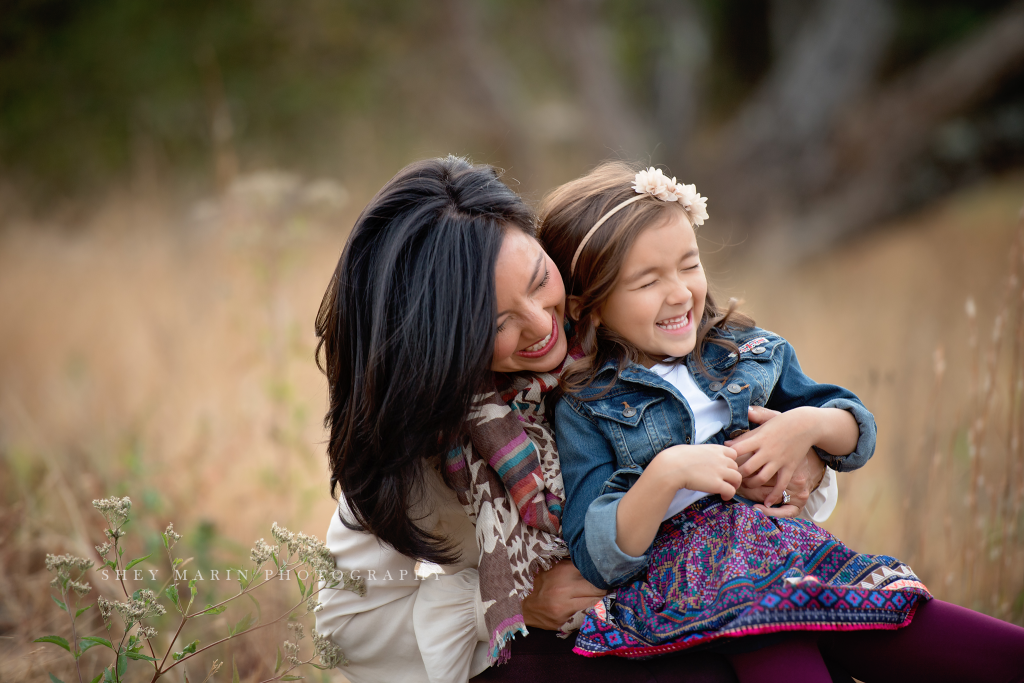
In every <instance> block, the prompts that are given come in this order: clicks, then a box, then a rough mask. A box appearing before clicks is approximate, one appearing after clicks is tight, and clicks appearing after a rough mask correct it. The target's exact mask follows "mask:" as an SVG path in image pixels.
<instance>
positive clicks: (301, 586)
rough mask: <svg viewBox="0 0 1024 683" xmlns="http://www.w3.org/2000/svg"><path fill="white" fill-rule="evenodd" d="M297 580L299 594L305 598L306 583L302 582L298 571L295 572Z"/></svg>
mask: <svg viewBox="0 0 1024 683" xmlns="http://www.w3.org/2000/svg"><path fill="white" fill-rule="evenodd" d="M295 580H296V581H298V582H299V595H300V596H302V597H303V598H304V597H306V584H304V583H302V579H300V578H299V574H298V572H296V574H295ZM310 585H312V584H310Z"/></svg>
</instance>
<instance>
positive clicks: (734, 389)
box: [726, 383, 743, 394]
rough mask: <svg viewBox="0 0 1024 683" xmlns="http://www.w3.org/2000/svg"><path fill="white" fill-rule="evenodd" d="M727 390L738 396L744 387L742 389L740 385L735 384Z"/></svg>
mask: <svg viewBox="0 0 1024 683" xmlns="http://www.w3.org/2000/svg"><path fill="white" fill-rule="evenodd" d="M726 389H728V390H729V393H730V394H738V393H740V392H741V391H743V387H741V386H740V385H739V384H735V383H734V384H730V385H729V386H727V387H726Z"/></svg>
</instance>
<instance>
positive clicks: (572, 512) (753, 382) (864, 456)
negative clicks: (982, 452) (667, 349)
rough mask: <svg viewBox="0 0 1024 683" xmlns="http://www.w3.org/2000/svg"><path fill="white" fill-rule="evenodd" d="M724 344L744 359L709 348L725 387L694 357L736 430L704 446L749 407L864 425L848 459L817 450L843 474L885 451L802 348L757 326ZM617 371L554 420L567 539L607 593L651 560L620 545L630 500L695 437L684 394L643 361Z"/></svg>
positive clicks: (703, 385)
mask: <svg viewBox="0 0 1024 683" xmlns="http://www.w3.org/2000/svg"><path fill="white" fill-rule="evenodd" d="M720 336H721V337H725V338H728V339H731V340H732V341H733V342H735V343H736V345H737V347H739V351H740V353H739V358H738V362H737V357H736V354H735V353H730V352H729V351H728V349H726V348H724V347H722V346H719V345H717V344H711V343H708V344H705V346H704V354H703V360H704V363H705V366H706V367H707V368H708V370H709V371H710V372H711V374H712V375H714V377H715V378H722V379H715V378H709V377H707V376H706V375H704V374H703V373H701V372H700V371H699V370H698V369H697V367H696V363H695V361H694V358H693V355H694V354H692V353H691V354H690V356H688V357H687V359H686V365H687V368H688V369H689V371H690V374H691V375H692V376H693V380H694V382H696V384H697V386H698V387H700V389H701V390H702V391H703V392H704V393H705V394H706V395H707V396H708V397H709V398H711V399H718V398H723V399H725V401H726V403H728V405H729V412H730V415H731V420H730V422H729V424H728V425H727V426H726V427H725V428H724V429H722V430H721V431H719V432H718V433H717V434H715V435H713V436H712V437H710V438H709V439H707V440H706V441H705V442H704V443H716V444H721V443H722V442H724V441H725V440H726V439H729V438H735V437H737V436H739V435H740V434H741V433H743V432H744V431H746V430H747V429H748V428H749V424H748V422H747V408H748V407H749V406H765V407H767V408H771V409H773V410H778V411H780V412H785V411H787V410H790V409H792V408H796V407H799V406H815V407H818V408H840V409H843V410H848V411H850V413H851V414H852V415H853V417H854V418H855V419H856V420H857V424H858V426H859V427H860V436H859V438H858V440H857V447H856V449H855V450H854V451H853V452H852V453H850V454H849V455H841V456H837V455H831V454H829V453H826V452H825V451H822V450H821V449H816V450H817V451H818V455H819V456H820V457H821V458H822V460H823V461H824V462H825V463H826V464H827V465H828V466H829V467H831V468H832V469H834V470H835V471H837V472H844V471H849V470H853V469H857V468H859V467H862V466H863V465H864V464H865V463H866V462H867V461H868V459H869V458H870V457H871V455H872V454H873V453H874V450H875V419H874V417H872V415H871V413H870V412H868V410H867V408H865V407H864V404H863V403H861V402H860V400H859V399H858V398H857V397H856V396H855V395H854V394H853V393H852V392H850V391H848V390H847V389H844V388H843V387H839V386H835V385H833V384H819V383H817V382H815V381H813V380H812V379H811V378H809V377H808V376H807V375H805V374H804V373H803V371H802V370H801V369H800V364H799V363H798V362H797V359H796V354H795V352H794V351H793V347H792V346H791V345H790V344H789V342H787V341H786V340H785V339H783V338H782V337H780V336H778V335H776V334H773V333H771V332H768V331H766V330H762V329H760V328H756V327H755V328H752V329H747V330H732V331H723V332H722V333H721V334H720ZM616 367H617V364H616V362H615V361H609V362H608V363H606V364H605V365H604V366H603V367H602V368H601V369H600V370H599V371H598V376H597V379H596V380H595V381H594V383H593V385H592V386H591V387H590V388H588V389H586V390H585V391H583V392H582V393H580V394H575V395H573V394H566V395H563V396H562V397H561V398H560V400H559V401H558V405H557V406H556V408H555V420H554V426H555V436H556V439H557V441H558V453H559V461H560V462H561V467H562V478H563V480H564V482H565V494H566V506H565V510H564V512H563V514H562V532H563V535H564V537H565V540H566V541H567V542H568V544H569V549H570V551H571V552H572V559H573V562H574V563H575V564H576V566H577V567H578V568H579V570H580V572H581V573H582V574H583V576H584V577H586V579H587V580H588V581H590V582H591V583H593V584H594V585H596V586H599V587H601V588H611V587H614V586H618V585H622V584H623V583H625V582H626V581H627V580H628V579H630V578H632V577H634V576H635V575H636V574H638V573H639V572H640V571H642V570H643V569H644V568H645V567H646V564H647V554H646V553H645V554H644V555H642V556H640V557H632V556H630V555H626V554H625V553H623V552H622V551H621V550H620V549H619V547H618V545H617V543H616V541H615V533H616V532H615V529H616V524H615V519H616V512H617V510H618V505H619V501H620V500H621V499H622V496H623V495H624V494H625V493H626V491H628V490H629V489H630V487H631V486H632V485H633V484H634V483H635V482H636V480H637V479H638V478H639V477H640V474H641V473H642V472H643V469H644V468H645V467H646V466H647V465H648V464H649V463H650V462H651V460H652V459H653V458H654V456H656V455H657V454H658V453H660V452H661V451H663V450H664V449H666V448H668V447H669V446H674V445H681V444H689V443H691V442H692V441H693V437H694V425H693V415H692V413H691V412H690V407H689V406H688V405H687V403H686V401H685V400H684V399H683V396H682V394H680V393H679V391H678V390H677V389H676V388H675V387H673V386H672V385H671V384H669V383H668V382H667V381H665V380H664V379H662V378H661V377H660V376H658V375H657V374H656V373H654V372H652V371H651V370H648V369H647V368H645V367H643V366H642V365H638V364H635V363H634V364H632V365H630V366H629V367H627V368H626V369H625V370H624V371H623V372H622V373H621V374H620V375H619V377H618V379H615V370H616ZM730 370H731V374H729V372H730ZM726 375H728V377H727V378H726ZM610 381H614V385H613V386H612V388H611V389H610V390H609V391H608V392H607V393H606V394H604V395H603V396H600V397H599V398H594V397H595V396H597V395H598V394H600V392H601V391H602V389H603V388H604V387H605V386H607V384H608V383H609V382H610ZM648 552H649V551H648Z"/></svg>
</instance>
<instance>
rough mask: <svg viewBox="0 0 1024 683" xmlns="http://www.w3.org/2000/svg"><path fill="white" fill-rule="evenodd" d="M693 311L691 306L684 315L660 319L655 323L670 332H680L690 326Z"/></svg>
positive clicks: (659, 327)
mask: <svg viewBox="0 0 1024 683" xmlns="http://www.w3.org/2000/svg"><path fill="white" fill-rule="evenodd" d="M692 313H693V309H692V308H691V309H690V310H689V311H687V312H686V313H685V314H684V315H680V316H676V317H675V318H666V319H665V320H659V321H658V322H656V323H654V324H655V326H656V327H657V328H658V329H660V330H662V331H664V332H668V333H669V334H679V333H680V332H683V331H685V330H687V329H688V328H689V327H690V315H691V314H692Z"/></svg>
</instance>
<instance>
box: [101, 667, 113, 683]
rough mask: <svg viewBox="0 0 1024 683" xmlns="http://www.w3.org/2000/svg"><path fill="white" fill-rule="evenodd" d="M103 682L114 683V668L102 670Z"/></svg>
mask: <svg viewBox="0 0 1024 683" xmlns="http://www.w3.org/2000/svg"><path fill="white" fill-rule="evenodd" d="M103 683H114V670H113V669H112V668H106V669H104V670H103Z"/></svg>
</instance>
